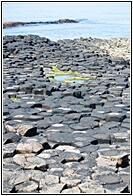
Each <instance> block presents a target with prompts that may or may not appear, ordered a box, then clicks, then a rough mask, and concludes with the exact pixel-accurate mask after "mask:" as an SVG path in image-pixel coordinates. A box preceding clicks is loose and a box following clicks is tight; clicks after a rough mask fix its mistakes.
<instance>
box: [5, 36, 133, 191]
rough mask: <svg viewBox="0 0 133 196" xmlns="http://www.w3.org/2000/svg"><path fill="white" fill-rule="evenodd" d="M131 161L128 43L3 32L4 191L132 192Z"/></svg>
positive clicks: (123, 39) (118, 40) (120, 40)
mask: <svg viewBox="0 0 133 196" xmlns="http://www.w3.org/2000/svg"><path fill="white" fill-rule="evenodd" d="M53 66H54V67H56V68H57V69H58V70H60V71H61V72H66V71H71V72H78V74H79V75H81V76H82V77H84V76H85V75H89V76H90V78H88V79H87V80H83V81H82V82H81V83H79V82H78V80H77V81H75V82H69V83H67V82H64V81H56V80H54V77H53V79H52V80H51V78H50V74H53V72H54V70H53V69H52V67H53ZM129 162H130V40H129V39H128V38H120V39H109V40H106V39H96V38H95V39H94V38H91V37H90V38H86V39H84V38H79V39H74V40H67V39H66V40H58V41H57V42H54V41H51V40H49V39H47V38H45V37H39V36H36V35H28V36H22V35H18V36H4V37H3V193H36V194H38V193H42V194H47V193H56V194H59V193H60V194H67V193H68V194H70V193H71V194H74V193H75V194H83V193H90V194H91V193H95V194H97V193H100V194H104V193H105V194H112V193H129V192H130V163H129Z"/></svg>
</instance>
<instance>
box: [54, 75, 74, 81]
mask: <svg viewBox="0 0 133 196" xmlns="http://www.w3.org/2000/svg"><path fill="white" fill-rule="evenodd" d="M70 77H72V76H71V75H62V76H55V77H54V79H55V80H56V81H60V82H61V81H64V80H66V79H67V78H70Z"/></svg>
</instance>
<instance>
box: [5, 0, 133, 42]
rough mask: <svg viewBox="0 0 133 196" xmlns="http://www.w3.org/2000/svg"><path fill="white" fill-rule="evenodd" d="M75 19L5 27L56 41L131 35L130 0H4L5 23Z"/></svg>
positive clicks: (16, 33)
mask: <svg viewBox="0 0 133 196" xmlns="http://www.w3.org/2000/svg"><path fill="white" fill-rule="evenodd" d="M65 18H67V19H73V20H77V21H78V23H64V24H36V25H26V26H18V27H11V28H6V29H3V36H4V35H28V34H34V35H39V36H41V37H47V38H49V39H51V40H53V41H57V40H60V39H75V38H80V37H83V38H88V37H92V38H102V39H103V38H104V39H110V38H124V37H126V38H129V37H130V33H131V32H130V31H131V2H126V1H125V2H123V1H121V2H115V1H113V2H102V1H101V2H89V1H88V2H84V1H82V2H79V1H78V2H70V1H69V2H67V1H64V2H63V1H62V2H44V1H43V2H37V1H32V2H19V1H18V2H15V1H14V2H11V1H8V2H2V20H3V22H6V21H11V22H39V21H43V22H46V21H56V20H59V19H65Z"/></svg>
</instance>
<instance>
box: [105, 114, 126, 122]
mask: <svg viewBox="0 0 133 196" xmlns="http://www.w3.org/2000/svg"><path fill="white" fill-rule="evenodd" d="M125 118H126V115H125V114H122V113H118V112H112V113H108V114H107V115H106V120H107V121H116V122H122V121H123V120H124V119H125Z"/></svg>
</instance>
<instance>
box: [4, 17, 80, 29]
mask: <svg viewBox="0 0 133 196" xmlns="http://www.w3.org/2000/svg"><path fill="white" fill-rule="evenodd" d="M63 23H78V21H77V20H72V19H67V18H66V19H59V20H56V21H46V22H42V21H39V22H11V21H6V22H3V29H5V28H10V27H18V26H25V25H36V24H63Z"/></svg>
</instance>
